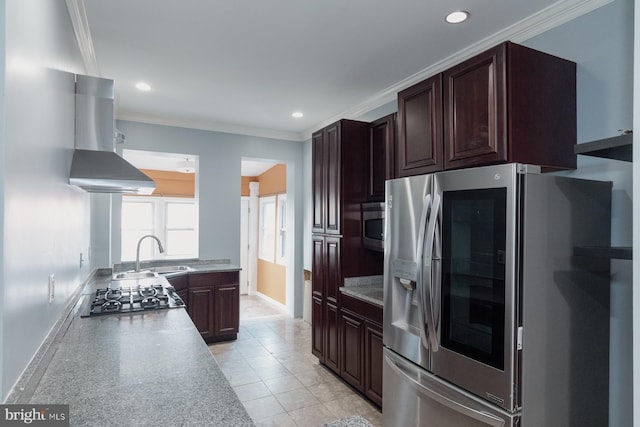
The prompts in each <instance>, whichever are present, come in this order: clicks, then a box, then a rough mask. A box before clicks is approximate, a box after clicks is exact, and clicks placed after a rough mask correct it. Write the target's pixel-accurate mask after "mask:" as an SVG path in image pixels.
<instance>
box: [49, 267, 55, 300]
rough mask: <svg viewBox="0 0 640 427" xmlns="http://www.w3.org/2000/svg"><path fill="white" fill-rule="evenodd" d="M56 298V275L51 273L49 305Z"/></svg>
mask: <svg viewBox="0 0 640 427" xmlns="http://www.w3.org/2000/svg"><path fill="white" fill-rule="evenodd" d="M55 297H56V275H55V274H54V273H51V274H50V275H49V304H51V303H52V302H53V299H54V298H55Z"/></svg>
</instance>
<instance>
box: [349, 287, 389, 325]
mask: <svg viewBox="0 0 640 427" xmlns="http://www.w3.org/2000/svg"><path fill="white" fill-rule="evenodd" d="M341 302H342V309H343V310H349V311H351V312H353V313H358V314H359V315H360V316H362V317H364V318H365V319H367V320H369V321H371V322H373V323H377V324H379V325H382V312H383V311H382V307H380V306H379V305H375V304H371V303H369V302H366V301H363V300H360V299H358V298H354V297H352V296H351V295H347V294H342V299H341Z"/></svg>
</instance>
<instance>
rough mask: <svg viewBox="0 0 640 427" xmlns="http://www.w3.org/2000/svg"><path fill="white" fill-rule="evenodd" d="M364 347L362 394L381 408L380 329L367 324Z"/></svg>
mask: <svg viewBox="0 0 640 427" xmlns="http://www.w3.org/2000/svg"><path fill="white" fill-rule="evenodd" d="M365 346H366V349H365V355H366V356H365V368H364V369H365V384H364V394H365V395H366V396H367V397H368V398H369V399H371V400H372V401H373V402H375V403H376V404H378V405H379V406H381V407H382V354H383V353H382V348H383V347H382V328H380V327H378V326H374V325H372V324H370V323H367V326H366V328H365Z"/></svg>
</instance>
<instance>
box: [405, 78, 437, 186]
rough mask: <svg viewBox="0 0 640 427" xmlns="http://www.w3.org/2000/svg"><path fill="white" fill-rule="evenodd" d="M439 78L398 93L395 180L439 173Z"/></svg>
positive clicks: (429, 79) (430, 79) (425, 81)
mask: <svg viewBox="0 0 640 427" xmlns="http://www.w3.org/2000/svg"><path fill="white" fill-rule="evenodd" d="M442 165H443V163H442V76H441V75H440V74H438V75H436V76H433V77H430V78H428V79H427V80H424V81H422V82H420V83H418V84H415V85H413V86H411V87H409V88H407V89H405V90H403V91H402V92H400V93H398V141H397V149H396V170H395V176H396V177H398V178H399V177H403V176H411V175H420V174H425V173H430V172H437V171H439V170H442Z"/></svg>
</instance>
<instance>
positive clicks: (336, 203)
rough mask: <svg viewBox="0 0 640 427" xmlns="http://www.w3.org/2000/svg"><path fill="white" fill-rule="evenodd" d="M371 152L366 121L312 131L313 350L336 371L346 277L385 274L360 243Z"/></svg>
mask: <svg viewBox="0 0 640 427" xmlns="http://www.w3.org/2000/svg"><path fill="white" fill-rule="evenodd" d="M368 150H369V124H368V123H365V122H358V121H353V120H340V121H338V122H336V123H333V124H331V125H329V126H327V127H325V128H323V129H320V130H318V131H317V132H315V133H314V134H313V135H312V168H313V170H312V191H313V196H312V199H313V225H312V233H313V236H312V244H313V248H312V266H311V268H312V323H313V327H312V353H313V354H314V355H315V356H316V357H318V359H319V360H320V362H321V363H323V364H325V365H326V366H327V367H329V368H330V369H332V370H333V371H335V372H336V373H339V372H340V358H339V347H338V346H339V343H340V337H339V318H340V316H339V312H340V291H339V288H340V286H342V284H343V280H344V277H357V276H368V275H375V274H382V262H380V256H379V254H377V253H374V252H372V251H369V250H367V249H364V248H363V247H362V244H361V242H362V240H361V239H362V238H361V230H362V220H361V204H362V203H363V202H366V201H367V194H368V182H367V178H368V168H369V164H368V154H367V153H368Z"/></svg>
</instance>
